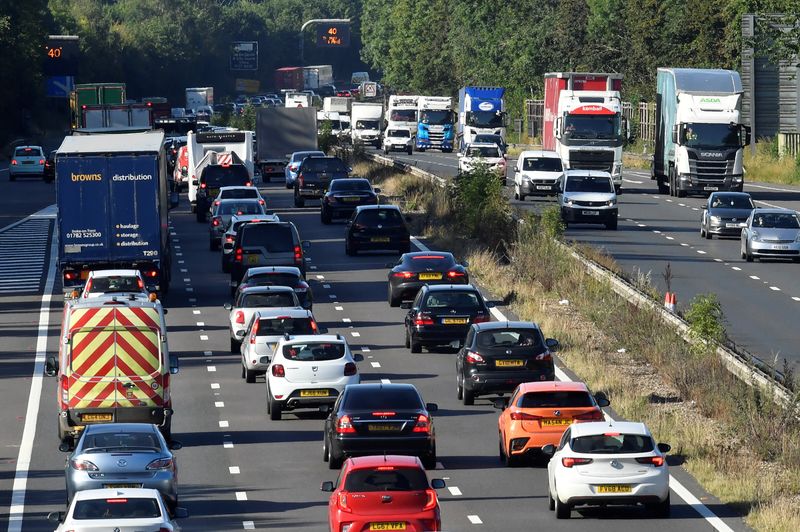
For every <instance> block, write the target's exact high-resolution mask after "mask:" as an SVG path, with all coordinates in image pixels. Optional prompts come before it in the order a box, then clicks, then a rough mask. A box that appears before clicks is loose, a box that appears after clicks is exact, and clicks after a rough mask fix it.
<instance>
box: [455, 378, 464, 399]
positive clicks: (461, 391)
mask: <svg viewBox="0 0 800 532" xmlns="http://www.w3.org/2000/svg"><path fill="white" fill-rule="evenodd" d="M463 397H464V386H463V385H462V384H461V377H460V376H458V377H456V399H458V400H459V401H460V400H461V399H462V398H463Z"/></svg>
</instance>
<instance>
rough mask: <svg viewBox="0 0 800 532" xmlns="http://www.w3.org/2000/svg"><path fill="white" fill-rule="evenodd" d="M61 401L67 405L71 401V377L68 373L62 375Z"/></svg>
mask: <svg viewBox="0 0 800 532" xmlns="http://www.w3.org/2000/svg"><path fill="white" fill-rule="evenodd" d="M61 402H62V403H63V405H64V406H65V407H66V406H67V403H69V379H68V378H67V376H66V375H62V376H61Z"/></svg>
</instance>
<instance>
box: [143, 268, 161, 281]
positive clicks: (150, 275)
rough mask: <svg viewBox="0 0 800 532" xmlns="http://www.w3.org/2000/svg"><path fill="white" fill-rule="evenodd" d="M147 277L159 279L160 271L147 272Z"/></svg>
mask: <svg viewBox="0 0 800 532" xmlns="http://www.w3.org/2000/svg"><path fill="white" fill-rule="evenodd" d="M144 276H145V277H150V278H151V279H155V278H156V277H158V270H147V271H145V272H144Z"/></svg>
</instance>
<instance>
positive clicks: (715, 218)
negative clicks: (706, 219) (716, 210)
mask: <svg viewBox="0 0 800 532" xmlns="http://www.w3.org/2000/svg"><path fill="white" fill-rule="evenodd" d="M721 220H722V218H720V217H719V216H711V221H712V222H714V223H715V224H718V223H719V222H720V221H721Z"/></svg>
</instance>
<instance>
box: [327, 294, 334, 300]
mask: <svg viewBox="0 0 800 532" xmlns="http://www.w3.org/2000/svg"><path fill="white" fill-rule="evenodd" d="M328 297H329V298H331V299H336V294H330V295H329V296H328Z"/></svg>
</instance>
